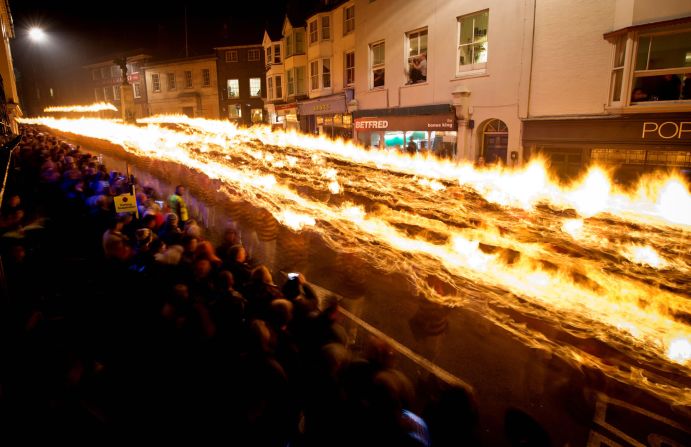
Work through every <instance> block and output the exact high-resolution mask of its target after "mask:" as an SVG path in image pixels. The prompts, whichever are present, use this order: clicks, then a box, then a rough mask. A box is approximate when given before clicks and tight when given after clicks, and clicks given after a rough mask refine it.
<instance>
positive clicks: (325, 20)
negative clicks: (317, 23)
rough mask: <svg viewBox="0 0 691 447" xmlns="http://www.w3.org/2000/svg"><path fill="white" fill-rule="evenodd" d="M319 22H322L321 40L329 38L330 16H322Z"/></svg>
mask: <svg viewBox="0 0 691 447" xmlns="http://www.w3.org/2000/svg"><path fill="white" fill-rule="evenodd" d="M321 23H322V40H329V39H331V17H329V16H322V18H321Z"/></svg>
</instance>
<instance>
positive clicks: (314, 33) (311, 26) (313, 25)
mask: <svg viewBox="0 0 691 447" xmlns="http://www.w3.org/2000/svg"><path fill="white" fill-rule="evenodd" d="M307 35H308V40H309V44H310V45H313V44H315V43H317V42H318V41H319V19H316V18H315V19H314V20H310V21H309V22H307Z"/></svg>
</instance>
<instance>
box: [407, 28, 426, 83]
mask: <svg viewBox="0 0 691 447" xmlns="http://www.w3.org/2000/svg"><path fill="white" fill-rule="evenodd" d="M406 41H407V46H408V70H407V75H408V82H406V84H417V83H418V82H426V81H427V28H425V29H423V30H419V31H414V32H410V33H408V34H406Z"/></svg>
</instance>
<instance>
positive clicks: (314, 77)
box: [310, 61, 319, 90]
mask: <svg viewBox="0 0 691 447" xmlns="http://www.w3.org/2000/svg"><path fill="white" fill-rule="evenodd" d="M318 88H319V61H312V62H310V90H317V89H318Z"/></svg>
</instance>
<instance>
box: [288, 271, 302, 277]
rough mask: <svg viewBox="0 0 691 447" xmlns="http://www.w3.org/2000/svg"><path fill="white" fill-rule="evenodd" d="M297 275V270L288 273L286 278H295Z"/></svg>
mask: <svg viewBox="0 0 691 447" xmlns="http://www.w3.org/2000/svg"><path fill="white" fill-rule="evenodd" d="M298 276H300V274H299V273H297V272H291V273H288V279H295V278H297V277H298Z"/></svg>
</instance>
